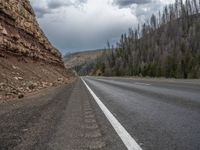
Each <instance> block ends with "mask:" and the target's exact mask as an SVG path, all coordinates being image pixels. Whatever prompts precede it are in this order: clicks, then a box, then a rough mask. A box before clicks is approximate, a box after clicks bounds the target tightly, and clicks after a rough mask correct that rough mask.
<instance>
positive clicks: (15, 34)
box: [0, 0, 71, 100]
mask: <svg viewBox="0 0 200 150" xmlns="http://www.w3.org/2000/svg"><path fill="white" fill-rule="evenodd" d="M70 78H71V75H70V73H69V72H68V71H67V70H66V69H65V67H64V63H63V61H62V58H61V54H60V52H59V51H58V50H57V49H56V48H54V47H53V46H52V45H51V43H50V42H49V40H48V39H47V37H46V36H45V35H44V33H43V31H42V30H41V29H40V27H39V25H38V23H37V21H36V17H35V14H34V11H33V9H32V7H31V5H30V2H29V1H28V0H0V100H2V99H3V100H4V99H9V98H13V97H16V96H18V97H19V98H22V97H23V95H24V94H26V93H29V92H33V91H37V90H40V89H42V88H46V87H49V86H55V85H59V84H62V83H66V82H69V81H70Z"/></svg>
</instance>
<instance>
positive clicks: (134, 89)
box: [84, 77, 200, 150]
mask: <svg viewBox="0 0 200 150" xmlns="http://www.w3.org/2000/svg"><path fill="white" fill-rule="evenodd" d="M84 80H85V81H86V82H87V84H88V85H89V86H90V88H91V89H92V90H93V91H94V93H95V94H96V95H97V96H98V97H99V98H100V99H101V101H102V102H103V103H104V104H105V105H106V107H107V108H108V109H109V110H110V111H111V112H112V113H113V114H114V115H115V117H116V118H117V119H118V121H119V122H120V123H121V124H122V125H123V126H124V127H125V128H126V130H127V131H128V132H129V133H130V134H131V136H132V137H133V138H134V139H135V140H136V141H137V143H138V144H140V145H141V147H142V148H143V149H146V150H200V82H199V80H167V79H159V80H156V79H154V80H153V79H151V80H150V79H149V80H148V79H123V78H92V77H87V78H84Z"/></svg>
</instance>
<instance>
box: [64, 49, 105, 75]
mask: <svg viewBox="0 0 200 150" xmlns="http://www.w3.org/2000/svg"><path fill="white" fill-rule="evenodd" d="M102 53H103V50H91V51H83V52H75V53H68V54H66V55H65V56H64V57H63V61H64V63H65V67H66V68H69V69H74V70H76V71H77V72H78V73H79V72H80V70H82V69H83V68H82V67H83V66H85V65H86V64H90V63H92V62H93V61H94V60H96V59H97V58H98V57H100V56H101V55H102ZM85 71H86V70H85Z"/></svg>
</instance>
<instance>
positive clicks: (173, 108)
mask: <svg viewBox="0 0 200 150" xmlns="http://www.w3.org/2000/svg"><path fill="white" fill-rule="evenodd" d="M83 79H84V81H85V82H86V83H87V84H88V86H89V87H90V88H91V90H92V91H93V92H94V93H95V94H96V96H97V97H98V98H99V99H100V100H101V101H102V102H103V104H104V105H105V106H106V107H107V108H108V110H109V111H110V112H111V113H112V114H113V115H114V117H115V118H116V119H117V120H118V121H119V123H120V124H121V125H122V126H123V127H124V128H125V129H126V131H127V132H128V133H129V134H130V135H131V136H132V137H133V139H134V140H135V141H136V142H137V144H138V145H140V146H141V148H142V149H143V150H200V81H199V80H166V79H159V80H152V79H151V80H150V79H125V78H94V77H83ZM29 149H30V150H95V149H97V150H126V149H127V148H126V146H125V144H124V143H123V142H122V139H121V138H120V136H119V135H118V133H117V132H116V131H115V129H114V128H113V126H112V125H111V124H110V122H109V121H108V119H107V117H106V116H105V115H104V113H103V112H102V110H101V109H100V107H99V106H98V104H97V103H96V101H95V100H94V98H93V96H92V95H91V93H90V92H89V91H88V89H87V88H86V86H85V85H84V83H83V82H82V81H81V80H80V79H78V80H77V81H76V82H75V83H72V84H69V85H64V86H62V87H58V88H52V89H50V90H45V91H43V92H42V94H36V95H33V96H29V97H27V98H24V99H21V100H15V101H9V102H6V103H1V104H0V150H29Z"/></svg>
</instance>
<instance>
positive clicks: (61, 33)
mask: <svg viewBox="0 0 200 150" xmlns="http://www.w3.org/2000/svg"><path fill="white" fill-rule="evenodd" d="M30 1H31V4H32V6H33V8H34V10H35V12H36V15H37V18H38V22H39V24H40V26H41V28H42V29H43V31H44V32H45V34H46V35H47V37H48V38H49V40H50V41H51V42H52V44H53V45H54V46H55V47H56V48H58V49H59V50H60V51H61V52H62V53H63V54H64V53H67V52H73V51H81V50H90V49H98V48H104V47H105V43H106V41H107V40H109V41H110V42H114V41H117V40H118V39H119V37H120V35H121V34H122V33H124V32H126V31H127V30H128V28H130V27H132V28H134V27H136V26H137V24H138V23H140V22H142V21H144V20H146V19H148V17H149V16H150V15H151V14H152V13H157V12H158V11H159V10H160V9H162V8H163V6H165V5H166V4H169V3H172V2H174V0H30Z"/></svg>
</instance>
